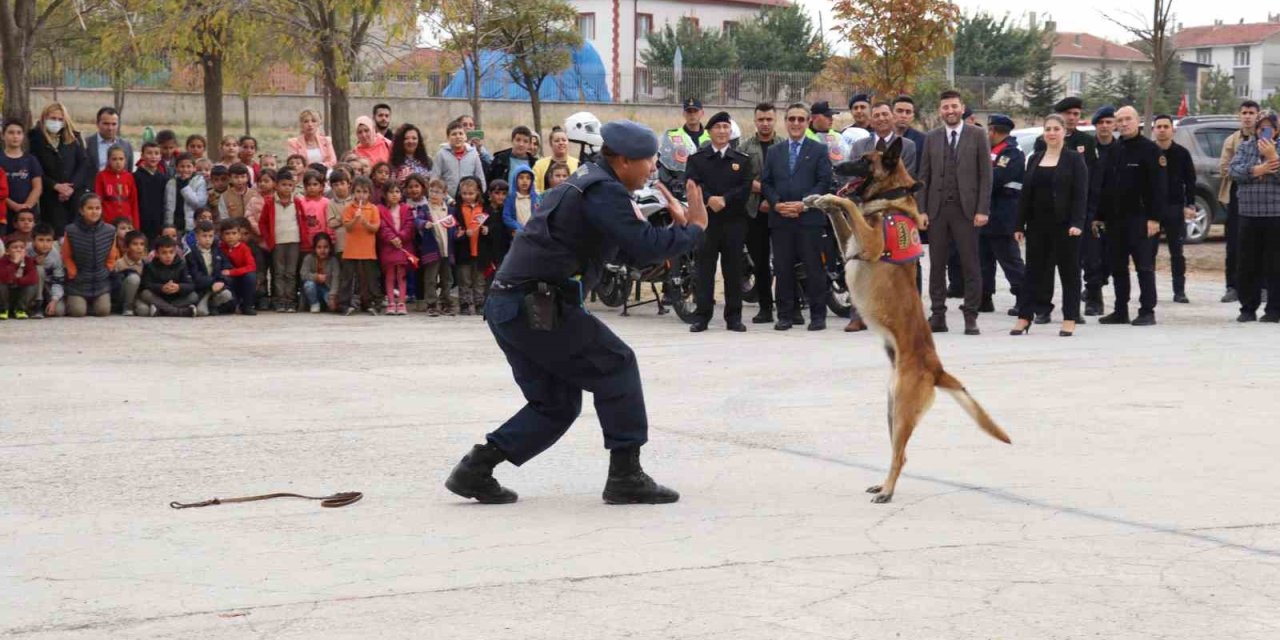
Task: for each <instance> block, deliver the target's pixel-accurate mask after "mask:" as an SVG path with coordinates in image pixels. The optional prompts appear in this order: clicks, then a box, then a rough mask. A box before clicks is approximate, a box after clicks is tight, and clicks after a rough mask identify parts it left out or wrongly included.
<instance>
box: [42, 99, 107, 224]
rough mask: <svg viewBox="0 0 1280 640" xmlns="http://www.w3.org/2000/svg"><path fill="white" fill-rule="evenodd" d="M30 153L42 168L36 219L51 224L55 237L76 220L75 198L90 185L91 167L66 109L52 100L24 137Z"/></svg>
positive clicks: (90, 187)
mask: <svg viewBox="0 0 1280 640" xmlns="http://www.w3.org/2000/svg"><path fill="white" fill-rule="evenodd" d="M28 139H29V140H30V142H31V155H34V156H35V157H36V159H37V160H39V161H40V169H41V170H43V171H44V192H43V193H42V194H41V195H40V221H41V222H47V223H48V224H49V225H51V226H52V227H53V232H54V234H55V235H56V236H57V237H62V230H63V229H64V228H65V227H66V226H67V223H69V222H71V221H72V220H75V219H76V216H77V215H78V212H77V211H76V205H75V203H76V200H78V199H79V198H80V195H81V194H83V193H85V192H86V191H90V190H91V189H92V188H93V185H92V184H90V181H91V180H92V179H93V173H94V172H93V169H94V166H93V165H91V164H90V162H89V155H88V153H87V152H86V151H85V146H84V140H82V139H81V138H80V132H79V131H76V126H75V123H74V122H72V120H71V117H70V115H69V114H68V113H67V110H66V109H65V108H64V107H63V106H62V105H61V104H59V103H57V102H53V103H50V104H49V106H47V107H45V108H44V110H43V111H41V112H40V120H38V121H37V122H36V127H35V128H34V129H32V130H31V135H30V136H28Z"/></svg>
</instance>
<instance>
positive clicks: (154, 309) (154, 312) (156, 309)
mask: <svg viewBox="0 0 1280 640" xmlns="http://www.w3.org/2000/svg"><path fill="white" fill-rule="evenodd" d="M150 307H151V311H150V312H149V313H148V314H147V315H149V316H151V317H152V318H154V317H156V314H158V313H160V309H158V308H156V306H155V305H154V304H153V305H150Z"/></svg>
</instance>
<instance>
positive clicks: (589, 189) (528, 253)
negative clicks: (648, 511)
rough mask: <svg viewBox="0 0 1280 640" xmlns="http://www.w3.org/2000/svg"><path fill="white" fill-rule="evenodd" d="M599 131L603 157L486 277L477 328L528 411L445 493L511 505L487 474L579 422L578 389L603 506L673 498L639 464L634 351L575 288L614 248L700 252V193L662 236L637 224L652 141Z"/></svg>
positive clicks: (635, 130)
mask: <svg viewBox="0 0 1280 640" xmlns="http://www.w3.org/2000/svg"><path fill="white" fill-rule="evenodd" d="M601 135H602V136H603V138H604V147H603V149H602V150H601V156H602V158H603V160H602V161H601V162H600V163H599V164H595V163H592V164H584V165H582V166H581V167H579V168H578V170H577V171H576V172H575V173H574V175H573V176H572V177H571V178H569V180H568V181H567V182H566V183H565V184H563V185H561V186H560V187H558V188H556V189H552V190H551V191H549V192H547V194H546V196H545V197H544V198H543V200H542V201H541V202H540V203H539V205H538V210H537V212H536V213H535V214H534V215H533V217H532V218H531V219H530V220H529V223H528V224H527V225H525V228H524V231H523V232H521V233H520V234H517V235H516V237H515V240H514V241H513V242H512V244H511V251H510V252H509V253H508V254H507V257H506V259H505V260H504V261H503V263H502V266H501V267H500V268H499V269H498V273H497V274H496V275H495V276H494V281H493V285H492V287H491V288H490V291H489V298H488V300H487V302H486V304H485V321H486V322H487V323H488V325H489V330H490V331H491V332H493V336H494V338H495V339H496V340H497V342H498V346H499V347H500V348H501V349H502V351H503V353H505V354H506V356H507V362H508V363H510V365H511V370H512V373H513V374H514V376H515V379H516V383H517V384H519V385H520V389H521V391H523V392H524V396H525V398H526V399H527V400H528V404H526V405H525V406H524V408H523V409H521V410H520V411H519V412H517V413H516V414H515V415H514V416H512V417H511V419H509V420H507V421H506V422H505V423H503V425H502V426H500V427H498V428H497V429H496V430H494V431H493V432H491V433H489V434H488V435H487V436H486V438H485V440H486V442H485V443H484V444H480V445H476V446H475V447H473V448H472V449H471V451H470V452H469V453H468V454H467V455H466V456H465V457H463V458H462V461H461V462H459V463H458V464H457V466H456V467H454V469H453V472H452V473H451V474H450V475H449V479H448V480H447V481H446V482H445V486H446V487H447V488H448V489H449V490H450V491H452V492H454V493H456V494H458V495H460V496H463V497H465V498H474V499H475V500H477V501H479V502H482V503H485V504H504V503H509V502H515V501H516V493H515V492H514V491H511V490H510V489H506V488H504V487H503V486H501V485H500V484H498V481H497V480H495V479H494V477H493V468H494V467H495V466H496V465H498V464H499V463H501V462H502V461H504V460H506V461H509V462H511V463H512V464H514V465H516V466H520V465H522V464H524V463H525V462H527V461H529V460H530V459H531V458H533V457H534V456H536V455H538V454H539V453H542V451H544V450H545V449H547V447H550V446H551V445H552V444H554V443H555V442H556V440H558V439H559V438H560V436H562V435H564V433H565V431H567V430H568V429H569V426H570V425H572V424H573V422H574V420H576V419H577V417H578V414H579V413H580V411H581V409H582V392H583V391H584V390H585V391H590V392H591V393H592V395H593V396H594V397H595V408H596V414H597V415H598V416H599V418H600V425H601V427H602V428H603V430H604V441H605V447H606V448H607V449H609V450H610V463H609V478H608V481H607V483H606V484H605V488H604V500H605V502H608V503H610V504H633V503H648V504H658V503H668V502H675V501H676V500H679V499H680V494H678V493H676V492H675V491H672V490H671V489H668V488H666V487H663V486H661V485H659V484H657V483H656V482H654V481H653V479H652V478H650V477H649V476H648V475H647V474H646V473H645V472H644V470H643V469H641V467H640V447H641V446H642V445H643V444H645V442H646V440H647V439H648V430H649V423H648V418H647V417H646V414H645V406H644V393H643V391H642V390H641V388H640V369H639V367H638V366H637V364H636V356H635V353H633V352H632V351H631V349H630V348H629V347H628V346H627V345H626V343H624V342H623V341H622V340H621V339H619V338H618V336H616V335H614V334H613V332H612V331H610V330H609V328H608V327H607V326H605V324H604V323H602V322H600V320H598V319H597V318H596V317H595V316H593V315H591V314H590V313H588V312H587V311H586V310H585V309H583V308H582V297H583V296H582V292H583V291H584V290H588V291H589V290H591V289H592V288H593V287H594V286H595V285H596V283H598V282H599V280H600V275H601V270H602V267H603V265H604V264H605V263H606V262H608V261H610V260H611V259H613V258H614V257H615V256H616V255H617V254H618V252H619V251H625V252H626V253H627V254H628V255H630V256H631V257H632V258H634V259H636V260H640V261H641V262H656V261H658V260H661V259H663V258H667V257H671V256H677V255H682V254H685V253H688V252H689V251H691V250H693V249H695V248H697V246H698V245H699V244H700V243H701V242H702V237H703V232H704V230H705V228H706V225H707V213H706V208H705V207H704V206H703V204H702V203H703V200H702V197H701V195H702V193H701V191H702V190H701V189H700V188H699V187H698V186H697V185H695V184H690V185H688V195H689V207H688V213H687V219H686V221H685V223H684V224H683V225H681V226H674V227H671V228H666V229H663V228H656V227H654V226H652V225H650V224H649V223H648V222H646V221H644V220H642V219H641V217H640V216H639V212H638V210H637V209H636V207H635V204H634V202H632V200H631V191H633V190H635V189H639V188H640V187H642V186H644V183H645V181H646V180H647V179H648V178H649V174H650V173H652V172H653V169H654V157H655V155H657V153H658V141H657V138H656V136H655V135H654V133H653V131H652V130H650V129H649V128H647V127H645V126H643V125H639V124H636V123H633V122H628V121H618V122H611V123H609V124H606V125H605V126H604V127H602V129H601ZM577 276H580V277H581V278H580V279H575V277H577Z"/></svg>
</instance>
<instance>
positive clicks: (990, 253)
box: [978, 113, 1027, 314]
mask: <svg viewBox="0 0 1280 640" xmlns="http://www.w3.org/2000/svg"><path fill="white" fill-rule="evenodd" d="M1011 131H1013V118H1010V117H1009V116H1006V115H1003V114H999V113H994V114H992V115H991V117H990V118H988V119H987V137H988V138H989V139H990V140H991V217H990V218H989V219H988V220H987V225H986V226H984V227H982V229H981V230H980V231H979V235H978V257H979V258H980V259H981V260H982V294H983V298H982V305H981V306H979V307H978V311H980V312H991V311H995V310H996V307H995V303H994V302H993V301H992V299H991V293H992V292H993V291H995V290H996V264H997V263H998V264H999V265H1000V268H1001V269H1002V270H1003V271H1004V278H1005V280H1008V281H1009V290H1010V291H1011V292H1013V296H1014V298H1015V299H1017V300H1019V301H1020V300H1021V298H1020V295H1021V293H1022V278H1023V276H1024V275H1025V274H1026V270H1027V267H1026V263H1024V262H1023V261H1022V248H1021V247H1019V246H1018V241H1017V240H1014V238H1013V232H1014V231H1015V229H1014V227H1015V226H1016V225H1017V222H1018V200H1019V198H1021V197H1022V176H1023V174H1025V173H1026V171H1027V157H1026V155H1024V154H1023V153H1022V150H1021V149H1019V148H1018V141H1017V140H1014V139H1013V138H1011V137H1009V133H1010V132H1011ZM1009 311H1010V312H1011V313H1013V314H1016V313H1017V305H1016V304H1015V308H1013V309H1010V310H1009Z"/></svg>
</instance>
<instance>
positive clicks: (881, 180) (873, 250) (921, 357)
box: [804, 138, 1009, 503]
mask: <svg viewBox="0 0 1280 640" xmlns="http://www.w3.org/2000/svg"><path fill="white" fill-rule="evenodd" d="M901 154H902V139H901V138H898V139H896V140H894V141H893V143H891V144H890V145H889V146H888V148H887V149H885V150H884V151H871V152H868V153H866V154H864V155H863V156H862V157H861V158H856V159H852V160H850V161H848V162H844V163H841V164H840V165H838V166H837V167H836V172H837V173H839V174H841V175H844V176H849V177H853V178H855V179H856V178H862V184H861V186H859V187H858V188H857V189H856V190H855V194H856V195H857V197H859V198H860V199H861V201H862V203H863V204H862V205H861V206H859V205H858V204H856V203H854V202H853V201H852V200H849V199H847V198H844V197H841V196H837V195H824V196H809V197H808V198H805V200H804V204H805V206H809V207H814V208H817V209H821V210H823V211H825V212H826V214H827V216H828V217H829V218H830V219H831V225H832V227H833V228H834V229H835V233H836V237H837V238H838V240H839V242H840V246H841V248H842V249H843V251H844V258H845V265H846V269H847V271H846V273H845V278H846V282H847V283H848V285H849V292H850V294H851V295H852V297H853V303H854V306H855V307H857V309H858V311H859V312H860V313H861V314H862V318H863V320H864V321H865V322H866V323H867V326H868V327H869V328H870V329H871V330H873V331H875V332H876V333H877V334H879V335H880V336H881V337H882V338H884V347H885V351H886V352H887V353H888V355H889V362H890V363H891V364H892V366H893V372H894V376H893V380H892V382H891V384H890V387H889V437H890V439H891V440H892V442H893V458H892V460H891V463H890V466H889V475H888V477H886V478H885V481H884V484H881V485H876V486H873V487H870V488H868V489H867V493H874V494H876V496H875V498H873V499H872V502H877V503H884V502H889V501H890V500H892V499H893V491H894V489H895V488H896V487H897V484H898V476H899V474H901V473H902V466H903V465H904V464H905V463H906V461H907V455H906V452H907V440H909V439H910V438H911V432H912V431H913V430H914V429H915V427H916V424H917V423H918V422H919V421H920V419H921V418H922V417H923V416H924V414H925V412H926V411H928V410H929V407H930V406H932V405H933V398H934V387H940V388H942V389H943V390H945V391H946V392H948V393H950V394H951V396H952V397H953V398H955V399H956V402H959V403H960V406H962V407H964V409H965V411H967V412H968V413H969V415H970V416H971V417H972V418H973V419H974V421H976V422H977V423H978V426H979V427H980V428H982V430H983V431H985V432H987V433H988V434H990V435H991V437H993V438H995V439H997V440H1000V441H1001V442H1005V443H1008V442H1009V436H1007V435H1005V432H1004V431H1002V430H1001V429H1000V427H999V426H997V425H996V423H995V421H994V420H992V419H991V416H989V415H987V412H986V411H984V410H983V408H982V407H981V406H980V405H978V403H977V401H976V400H974V399H973V396H971V395H969V392H968V391H966V390H965V388H964V385H963V384H961V382H960V381H959V380H957V379H956V378H955V377H954V376H952V375H951V374H949V373H947V372H946V371H944V370H943V369H942V361H941V360H939V359H938V352H937V349H935V348H934V345H933V333H932V332H930V331H929V325H928V323H927V322H926V321H925V316H924V307H923V305H922V303H921V302H920V295H919V294H918V293H917V292H916V269H918V268H919V265H918V264H917V262H916V261H910V262H906V263H905V264H895V263H893V262H889V261H887V260H885V259H884V258H886V257H887V256H888V255H889V254H888V253H887V252H886V246H885V245H886V240H885V238H886V232H885V229H884V225H885V224H886V218H888V217H889V216H890V215H892V214H896V215H902V216H906V217H908V218H910V219H911V220H913V221H914V222H915V223H916V225H917V226H918V227H919V228H921V229H923V228H925V227H926V226H927V220H925V219H924V218H923V217H922V216H921V215H920V211H919V210H918V209H917V208H916V201H915V196H914V195H913V194H914V193H915V191H916V190H917V183H916V181H915V180H914V179H913V178H912V177H911V174H909V173H907V169H906V167H904V166H903V164H902V162H901ZM899 232H901V231H900V230H899ZM917 240H918V238H917Z"/></svg>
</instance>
